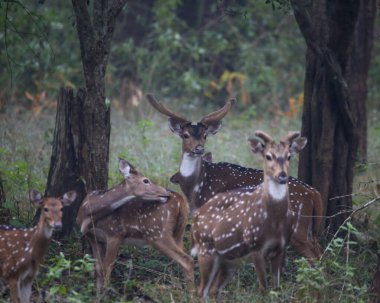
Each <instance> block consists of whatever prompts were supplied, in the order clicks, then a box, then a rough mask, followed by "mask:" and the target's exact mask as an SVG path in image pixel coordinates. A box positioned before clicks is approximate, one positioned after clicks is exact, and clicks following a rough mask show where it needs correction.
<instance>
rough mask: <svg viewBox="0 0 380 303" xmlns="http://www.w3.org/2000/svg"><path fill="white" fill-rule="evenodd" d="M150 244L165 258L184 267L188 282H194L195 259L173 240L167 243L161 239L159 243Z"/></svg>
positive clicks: (170, 239)
mask: <svg viewBox="0 0 380 303" xmlns="http://www.w3.org/2000/svg"><path fill="white" fill-rule="evenodd" d="M150 244H151V245H152V246H153V247H154V248H156V249H157V250H159V251H160V252H162V253H163V254H164V255H165V256H167V257H169V258H170V259H172V260H174V261H175V262H177V263H178V264H179V265H180V266H181V267H182V269H183V271H184V273H185V277H186V279H187V280H189V281H191V282H193V281H194V269H193V259H192V258H191V257H190V256H189V255H187V254H186V253H184V252H183V251H182V250H181V249H180V248H179V247H178V246H177V244H176V243H175V241H174V239H173V238H169V239H168V240H166V241H163V240H162V239H160V240H159V241H153V242H150Z"/></svg>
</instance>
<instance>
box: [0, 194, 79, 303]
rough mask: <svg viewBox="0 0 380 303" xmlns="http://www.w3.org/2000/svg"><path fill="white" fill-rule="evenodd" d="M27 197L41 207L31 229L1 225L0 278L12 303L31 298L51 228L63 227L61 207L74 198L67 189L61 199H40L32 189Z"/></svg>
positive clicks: (50, 234)
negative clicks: (4, 282) (3, 280)
mask: <svg viewBox="0 0 380 303" xmlns="http://www.w3.org/2000/svg"><path fill="white" fill-rule="evenodd" d="M29 198H30V201H31V202H32V203H33V204H34V206H36V207H38V208H40V209H41V215H40V219H39V221H38V223H37V225H36V226H34V227H32V228H13V227H9V226H1V227H0V277H1V278H3V279H5V280H6V281H7V283H8V285H9V288H10V296H11V301H12V302H14V303H18V302H20V303H27V302H29V301H30V295H31V293H32V284H33V279H34V277H35V276H36V275H37V273H38V268H39V266H40V264H41V262H42V261H43V257H44V255H45V253H46V250H47V248H48V246H49V243H50V240H51V237H52V234H53V230H55V229H59V228H62V208H63V207H64V206H68V205H70V204H71V203H72V202H73V201H74V200H75V199H76V192H75V191H70V192H67V193H66V194H64V195H63V197H62V198H61V199H60V198H51V197H49V198H46V197H45V198H43V197H42V195H41V193H39V192H38V191H36V190H31V191H30V192H29Z"/></svg>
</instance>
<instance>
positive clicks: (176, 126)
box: [169, 118, 183, 136]
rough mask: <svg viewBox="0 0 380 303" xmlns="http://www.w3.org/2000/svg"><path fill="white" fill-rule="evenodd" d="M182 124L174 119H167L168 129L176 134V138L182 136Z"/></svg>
mask: <svg viewBox="0 0 380 303" xmlns="http://www.w3.org/2000/svg"><path fill="white" fill-rule="evenodd" d="M182 123H183V122H182ZM182 123H181V122H179V121H178V120H176V119H174V118H169V128H170V130H171V131H172V132H173V133H175V134H177V135H178V136H181V134H182Z"/></svg>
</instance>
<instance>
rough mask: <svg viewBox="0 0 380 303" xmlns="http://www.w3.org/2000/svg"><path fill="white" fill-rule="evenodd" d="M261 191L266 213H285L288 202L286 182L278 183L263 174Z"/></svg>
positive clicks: (275, 214) (275, 215) (277, 214)
mask: <svg viewBox="0 0 380 303" xmlns="http://www.w3.org/2000/svg"><path fill="white" fill-rule="evenodd" d="M263 191H264V195H263V196H264V197H265V200H266V203H267V210H268V214H269V215H272V216H274V217H277V216H284V215H286V214H287V212H288V203H289V187H288V183H285V184H279V183H277V182H274V181H273V180H271V179H270V178H269V177H267V176H265V175H264V182H263Z"/></svg>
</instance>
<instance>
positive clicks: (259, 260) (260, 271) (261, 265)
mask: <svg viewBox="0 0 380 303" xmlns="http://www.w3.org/2000/svg"><path fill="white" fill-rule="evenodd" d="M251 259H252V260H253V263H254V265H255V270H256V275H257V280H258V281H259V287H260V290H261V291H265V290H266V289H267V280H266V278H265V258H264V256H263V255H262V254H261V253H260V252H254V253H252V255H251Z"/></svg>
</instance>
